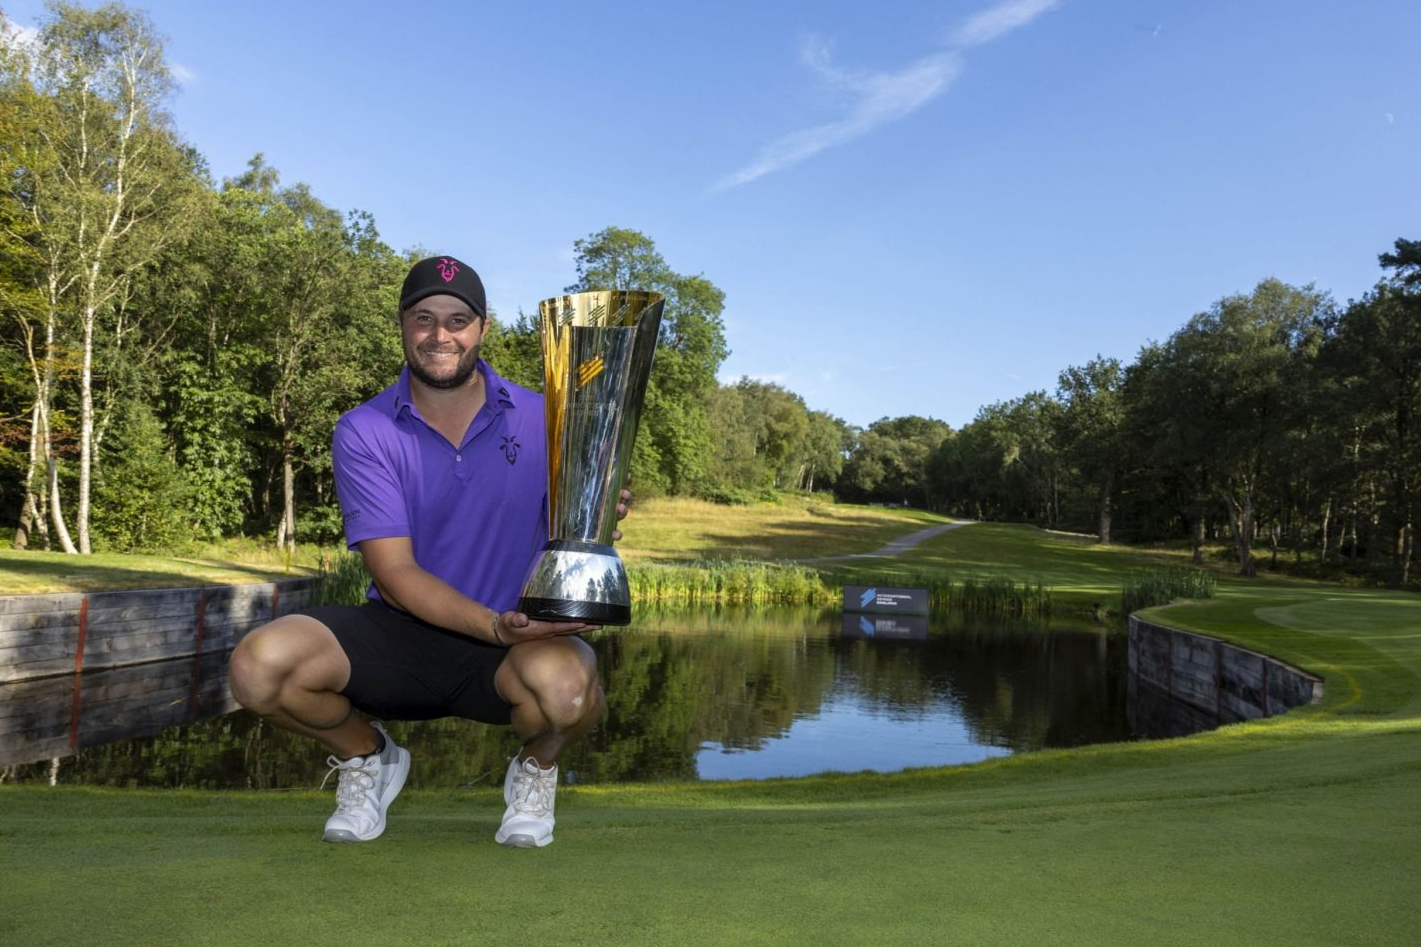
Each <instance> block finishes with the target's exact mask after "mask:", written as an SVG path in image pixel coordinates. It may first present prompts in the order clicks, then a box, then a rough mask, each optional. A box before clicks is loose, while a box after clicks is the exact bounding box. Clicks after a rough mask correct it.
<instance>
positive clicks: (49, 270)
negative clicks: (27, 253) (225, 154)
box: [28, 2, 194, 553]
mask: <svg viewBox="0 0 1421 947" xmlns="http://www.w3.org/2000/svg"><path fill="white" fill-rule="evenodd" d="M33 75H34V87H35V90H36V91H37V93H38V94H39V96H40V97H41V99H42V100H43V101H44V103H45V108H44V109H43V110H37V111H42V113H43V114H41V115H40V116H39V117H41V118H42V119H44V120H43V121H37V122H36V123H35V129H36V134H37V135H38V139H39V140H38V148H37V152H36V161H35V162H34V165H33V167H32V191H31V193H30V194H29V195H28V197H29V203H28V208H29V212H30V224H31V225H32V230H33V241H34V245H35V246H36V248H37V251H38V252H39V253H40V254H41V256H42V258H43V267H44V274H43V289H44V291H45V292H46V294H47V297H48V298H47V308H48V313H47V316H46V319H45V323H44V336H43V341H42V343H41V344H40V345H39V346H38V351H36V352H35V353H34V355H33V357H32V358H31V364H32V366H33V367H34V373H35V376H36V377H35V383H36V402H37V405H38V406H39V407H38V408H37V412H38V414H39V415H41V416H43V415H46V414H49V413H50V411H49V408H50V406H51V405H52V403H53V398H54V395H55V392H54V386H55V384H56V381H57V371H58V361H59V359H60V358H61V357H62V355H63V351H64V347H65V341H66V340H65V339H62V338H61V335H62V334H64V333H65V332H72V334H73V336H74V337H75V338H74V339H73V341H72V343H71V344H72V350H73V353H74V358H75V360H76V373H77V381H78V415H79V417H78V432H77V434H78V455H79V457H78V498H77V503H76V508H75V515H74V519H75V527H76V529H75V532H76V533H77V544H76V543H75V542H74V540H73V539H71V538H70V535H69V531H68V529H67V526H66V523H65V520H64V517H63V515H62V512H61V508H60V496H59V487H58V476H57V463H56V460H55V457H54V452H53V447H52V444H51V442H52V437H53V432H52V423H51V421H52V418H51V419H45V418H43V417H42V418H41V419H40V421H39V422H38V424H37V426H38V427H40V428H43V430H42V431H41V432H39V433H40V435H41V436H42V437H44V438H45V443H46V444H47V445H50V446H47V447H46V448H45V449H46V451H47V454H48V456H47V469H48V474H49V495H50V504H51V515H52V517H53V519H54V525H55V527H56V530H57V533H58V535H59V539H60V542H61V544H62V545H63V547H64V548H65V550H66V551H70V552H73V551H78V552H81V553H88V552H90V551H91V550H92V546H91V542H90V535H89V533H90V530H89V520H90V507H91V495H92V482H93V471H94V466H95V464H96V462H97V455H96V446H97V443H98V441H99V439H100V437H99V435H100V434H101V428H100V427H99V426H98V425H97V419H96V415H95V385H96V378H97V376H98V374H99V373H101V368H100V367H98V366H96V364H95V352H96V347H97V346H96V342H97V337H98V335H99V333H101V332H103V331H105V330H106V329H108V328H111V326H110V325H109V324H108V322H106V320H109V319H110V318H111V317H112V316H113V314H114V312H115V309H116V306H115V304H116V303H117V302H118V301H119V300H121V299H122V297H123V295H124V293H125V292H126V290H127V288H128V286H129V283H130V280H131V279H132V277H133V275H134V273H136V272H137V271H138V270H139V269H141V268H142V267H144V266H146V265H148V264H150V263H152V262H153V261H154V260H156V259H157V258H158V257H159V256H160V255H161V254H162V252H163V251H164V249H165V248H166V247H167V246H168V245H169V244H170V243H171V242H173V241H175V240H178V239H180V238H181V236H182V234H183V231H184V229H185V228H184V226H183V222H184V210H185V208H186V205H187V203H188V200H189V198H190V197H191V195H192V193H193V191H194V176H193V174H192V169H191V165H190V162H189V161H188V159H187V158H186V156H185V154H184V153H183V151H182V150H181V149H180V148H179V147H178V145H177V142H176V141H175V139H174V136H173V134H172V133H171V131H170V130H169V123H168V118H167V116H166V114H164V112H163V111H162V105H163V102H164V101H165V99H166V98H167V97H168V95H169V94H170V92H171V91H172V79H171V76H170V75H169V72H168V69H167V66H166V65H165V64H164V61H163V46H162V42H161V40H160V38H159V37H158V35H157V33H156V32H155V31H154V29H153V26H152V24H151V23H150V22H149V20H148V18H147V17H146V16H145V15H144V14H142V13H139V12H136V11H133V10H129V9H127V8H125V7H122V6H120V5H118V4H106V5H104V6H102V7H99V8H97V9H94V10H86V9H84V8H82V7H79V6H75V5H71V4H67V3H58V2H56V3H53V4H51V6H50V16H49V19H48V20H47V21H46V22H45V23H44V24H43V26H42V27H41V29H40V33H39V38H38V41H37V47H36V50H35V58H34V62H33ZM69 315H72V320H73V323H72V326H67V325H65V324H64V319H65V317H66V316H69ZM132 318H133V314H131V313H130V314H129V319H130V320H131V319H132ZM129 325H130V328H131V321H130V323H129Z"/></svg>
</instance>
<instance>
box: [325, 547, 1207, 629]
mask: <svg viewBox="0 0 1421 947" xmlns="http://www.w3.org/2000/svg"><path fill="white" fill-rule="evenodd" d="M627 579H628V582H629V583H630V585H631V593H632V600H633V601H634V602H641V603H648V604H656V605H673V606H674V605H704V604H720V605H821V606H833V605H838V604H840V603H841V602H842V601H843V587H844V586H845V585H863V584H865V583H866V581H867V580H865V579H864V578H863V577H862V576H853V575H849V574H841V573H836V572H833V571H829V570H822V571H821V570H818V569H812V568H810V567H808V566H802V565H797V564H794V563H771V562H741V561H736V560H715V561H706V562H687V563H646V562H638V563H633V564H631V565H629V566H628V567H627ZM1211 581H1212V580H1211ZM369 582H370V574H369V573H368V572H366V571H365V562H364V560H362V559H361V558H360V556H358V555H355V554H353V553H339V554H337V555H335V556H333V557H332V558H329V559H325V560H322V562H321V564H320V568H319V571H318V573H317V577H316V590H315V593H314V595H313V598H312V604H316V605H336V604H346V605H357V604H359V603H361V602H363V601H365V589H366V586H367V585H368V584H369ZM881 584H883V585H894V586H899V587H906V588H925V589H927V590H928V601H929V607H930V608H931V609H932V611H934V612H970V613H972V614H976V615H983V616H987V617H990V618H1048V617H1050V615H1051V590H1050V589H1049V588H1048V587H1046V586H1045V585H1044V584H1043V583H1041V582H1039V581H1034V580H1023V581H1016V580H1013V579H1009V578H1004V577H996V576H993V577H987V578H968V579H963V580H961V581H953V580H952V579H950V578H948V577H946V576H941V575H936V574H930V573H920V574H910V575H903V576H894V577H893V578H892V579H891V580H886V581H884V582H882V583H881ZM1151 604H1155V603H1151ZM1136 607H1144V606H1136Z"/></svg>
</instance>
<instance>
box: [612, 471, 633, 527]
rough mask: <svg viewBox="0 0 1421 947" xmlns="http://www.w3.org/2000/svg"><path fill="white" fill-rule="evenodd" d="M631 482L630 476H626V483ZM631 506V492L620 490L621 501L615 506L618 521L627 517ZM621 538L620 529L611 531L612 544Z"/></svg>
mask: <svg viewBox="0 0 1421 947" xmlns="http://www.w3.org/2000/svg"><path fill="white" fill-rule="evenodd" d="M631 482H632V478H631V477H630V476H628V477H627V483H628V484H630V483H631ZM631 506H632V492H631V490H628V489H625V488H623V490H622V500H621V502H620V503H618V504H617V519H619V520H620V519H624V518H625V517H626V515H627V511H628V510H630V509H631ZM621 538H622V531H621V530H620V529H616V530H613V531H612V541H613V542H615V541H617V540H619V539H621Z"/></svg>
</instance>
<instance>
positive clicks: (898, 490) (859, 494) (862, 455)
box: [839, 415, 952, 509]
mask: <svg viewBox="0 0 1421 947" xmlns="http://www.w3.org/2000/svg"><path fill="white" fill-rule="evenodd" d="M951 436H952V428H951V427H949V426H948V425H947V424H946V423H945V422H942V421H939V420H937V419H936V418H924V417H919V416H918V415H905V416H903V417H898V418H880V419H879V420H877V421H875V422H873V423H872V424H870V425H869V426H868V429H867V430H866V431H864V432H863V433H862V434H860V435H859V437H858V443H857V445H856V446H855V448H854V450H853V453H852V454H850V455H849V458H848V460H847V461H846V462H845V464H844V471H843V474H842V475H841V476H840V479H839V486H840V489H841V491H842V492H843V493H844V494H845V496H847V497H848V498H851V499H857V500H865V501H872V502H879V503H894V504H897V503H907V504H912V505H914V506H919V507H923V508H928V509H931V508H933V506H934V499H935V492H934V484H933V481H932V480H931V478H930V477H929V470H928V460H929V458H931V457H932V456H933V455H934V453H935V452H937V451H938V449H939V447H940V446H941V445H942V443H943V441H945V440H947V439H948V438H950V437H951Z"/></svg>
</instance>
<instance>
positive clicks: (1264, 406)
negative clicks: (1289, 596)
mask: <svg viewBox="0 0 1421 947" xmlns="http://www.w3.org/2000/svg"><path fill="white" fill-rule="evenodd" d="M1329 307H1330V301H1329V300H1328V298H1327V296H1326V295H1325V294H1322V293H1319V292H1317V291H1315V290H1313V289H1312V288H1311V287H1303V288H1301V289H1299V288H1296V287H1292V286H1289V285H1287V284H1285V283H1282V282H1279V281H1278V280H1273V279H1269V280H1264V281H1263V282H1261V283H1259V284H1258V286H1257V287H1256V288H1255V289H1254V291H1253V292H1252V293H1251V294H1249V295H1247V296H1242V295H1240V296H1230V297H1227V298H1225V299H1222V300H1220V301H1219V302H1218V303H1216V304H1215V305H1214V306H1213V307H1212V308H1211V309H1210V310H1209V311H1208V312H1205V313H1200V314H1199V315H1196V316H1195V317H1194V318H1193V319H1191V320H1190V321H1189V323H1188V324H1187V325H1186V326H1185V327H1184V328H1182V329H1180V330H1179V331H1178V332H1176V333H1175V334H1174V335H1173V336H1172V337H1171V338H1170V340H1169V342H1168V344H1167V345H1166V346H1165V347H1164V351H1163V353H1162V354H1163V358H1162V359H1161V361H1160V363H1159V364H1158V365H1157V366H1156V371H1158V372H1162V373H1163V374H1162V375H1160V376H1157V381H1160V382H1163V389H1164V391H1165V392H1166V394H1165V398H1166V403H1167V405H1168V406H1169V407H1168V409H1167V413H1168V414H1169V415H1170V416H1172V419H1173V420H1172V421H1171V422H1170V423H1171V424H1172V425H1173V426H1175V427H1176V428H1177V429H1179V430H1180V431H1181V434H1180V435H1178V436H1176V438H1175V440H1176V441H1177V442H1179V444H1180V447H1181V449H1183V450H1187V451H1189V452H1190V453H1191V454H1193V455H1194V457H1195V459H1197V460H1198V461H1199V462H1201V463H1202V465H1203V468H1204V471H1205V473H1206V475H1207V479H1208V483H1209V485H1210V487H1211V488H1212V489H1213V490H1214V491H1216V492H1217V495H1218V496H1219V497H1220V498H1221V499H1222V500H1223V501H1224V503H1225V504H1226V506H1227V508H1228V511H1229V518H1230V524H1231V527H1232V533H1233V538H1234V548H1235V552H1236V554H1237V556H1238V562H1239V571H1240V572H1241V573H1242V574H1244V575H1253V574H1254V573H1255V572H1256V571H1257V566H1256V564H1255V563H1254V559H1253V544H1254V539H1255V535H1256V531H1257V526H1258V518H1259V515H1260V506H1261V501H1262V500H1263V499H1264V496H1263V493H1262V491H1263V489H1264V487H1265V485H1266V484H1267V482H1268V480H1269V478H1271V477H1273V476H1275V473H1276V465H1277V464H1278V463H1279V459H1280V458H1281V457H1283V456H1284V450H1283V444H1284V439H1285V434H1286V432H1287V430H1288V420H1289V403H1290V399H1291V396H1292V392H1293V387H1294V386H1293V381H1294V378H1295V376H1296V374H1297V373H1298V372H1300V371H1304V370H1306V366H1307V365H1308V363H1309V362H1310V360H1311V359H1312V358H1313V357H1314V355H1315V352H1316V348H1317V345H1318V343H1319V340H1320V337H1321V327H1322V324H1323V322H1324V320H1325V318H1326V316H1327V313H1328V311H1329ZM1186 462H1187V461H1186Z"/></svg>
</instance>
